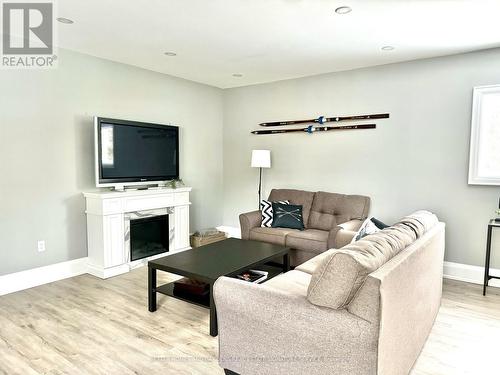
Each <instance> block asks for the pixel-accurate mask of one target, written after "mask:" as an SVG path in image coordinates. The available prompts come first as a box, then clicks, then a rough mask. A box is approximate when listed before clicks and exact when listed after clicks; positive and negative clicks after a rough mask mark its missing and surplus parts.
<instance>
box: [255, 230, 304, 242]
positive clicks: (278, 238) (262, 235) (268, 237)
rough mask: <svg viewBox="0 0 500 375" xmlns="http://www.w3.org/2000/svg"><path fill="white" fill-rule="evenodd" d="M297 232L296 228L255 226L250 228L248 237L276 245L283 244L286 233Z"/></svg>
mask: <svg viewBox="0 0 500 375" xmlns="http://www.w3.org/2000/svg"><path fill="white" fill-rule="evenodd" d="M293 232H298V230H297V229H288V228H262V227H256V228H252V229H251V230H250V237H249V238H250V239H251V240H255V241H262V242H269V243H274V244H276V245H283V246H284V245H285V238H286V236H287V234H289V233H293Z"/></svg>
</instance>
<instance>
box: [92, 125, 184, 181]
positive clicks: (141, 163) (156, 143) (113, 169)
mask: <svg viewBox="0 0 500 375" xmlns="http://www.w3.org/2000/svg"><path fill="white" fill-rule="evenodd" d="M94 126H95V160H96V186H97V187H103V186H124V185H145V184H155V183H162V182H163V181H166V180H172V179H176V178H179V128H178V127H176V126H171V125H160V124H152V123H145V122H137V121H126V120H117V119H110V118H104V117H95V118H94Z"/></svg>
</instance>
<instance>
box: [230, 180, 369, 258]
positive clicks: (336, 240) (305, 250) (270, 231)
mask: <svg viewBox="0 0 500 375" xmlns="http://www.w3.org/2000/svg"><path fill="white" fill-rule="evenodd" d="M269 200H270V201H281V200H289V201H290V203H291V204H297V205H302V216H303V219H304V226H305V230H302V231H300V230H297V229H288V228H264V227H261V221H262V216H261V212H260V211H252V212H248V213H244V214H241V215H240V226H241V238H242V239H250V240H256V241H263V242H269V243H274V244H278V245H285V246H288V247H290V248H291V249H292V251H291V252H290V263H291V265H292V266H297V265H299V264H301V263H304V262H305V261H307V260H309V259H311V258H313V257H314V256H316V255H318V254H320V253H322V252H324V251H326V250H328V249H331V248H336V249H338V248H341V247H342V246H344V245H346V244H348V243H349V242H351V240H352V238H353V237H354V235H355V233H356V231H357V230H358V229H359V227H360V226H361V224H362V223H363V220H365V219H366V217H367V215H368V211H369V209H370V198H369V197H365V196H362V195H344V194H336V193H326V192H323V191H318V192H310V191H304V190H292V189H273V190H272V191H271V194H269Z"/></svg>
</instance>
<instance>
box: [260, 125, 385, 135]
mask: <svg viewBox="0 0 500 375" xmlns="http://www.w3.org/2000/svg"><path fill="white" fill-rule="evenodd" d="M376 127H377V125H375V124H360V125H345V126H318V125H309V126H308V127H305V128H296V129H265V130H254V131H252V134H257V135H264V134H281V133H298V132H302V133H309V134H312V133H315V132H325V131H331V130H356V129H375V128H376Z"/></svg>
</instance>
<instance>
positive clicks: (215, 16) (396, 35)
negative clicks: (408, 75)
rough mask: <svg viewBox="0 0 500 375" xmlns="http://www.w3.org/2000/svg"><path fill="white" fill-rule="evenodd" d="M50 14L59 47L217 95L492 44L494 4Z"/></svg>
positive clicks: (198, 3)
mask: <svg viewBox="0 0 500 375" xmlns="http://www.w3.org/2000/svg"><path fill="white" fill-rule="evenodd" d="M342 5H348V6H350V7H352V12H351V13H349V14H345V15H339V14H336V13H335V12H334V10H335V9H336V8H337V7H339V6H342ZM57 13H58V16H60V17H66V18H70V19H72V20H74V22H75V23H74V24H72V25H65V24H59V23H58V24H57V25H58V39H59V46H61V47H64V48H68V49H71V50H75V51H79V52H83V53H86V54H90V55H94V56H98V57H102V58H106V59H110V60H114V61H119V62H123V63H126V64H131V65H136V66H140V67H143V68H146V69H150V70H154V71H157V72H162V73H167V74H171V75H174V76H178V77H182V78H186V79H190V80H193V81H197V82H202V83H206V84H209V85H213V86H217V87H221V88H228V87H235V86H243V85H249V84H255V83H262V82H270V81H276V80H282V79H287V78H296V77H302V76H308V75H314V74H319V73H326V72H335V71H341V70H348V69H354V68H359V67H366V66H373V65H380V64H387V63H392V62H397V61H405V60H413V59H419V58H425V57H431V56H441V55H448V54H454V53H459V52H465V51H472V50H478V49H485V48H491V47H497V46H500V22H499V21H498V17H499V14H500V1H499V0H496V1H492V0H454V1H453V0H345V1H333V0H120V1H119V0H59V1H58V5H57ZM384 45H392V46H394V47H395V50H393V51H382V50H381V49H380V48H381V47H382V46H384ZM165 51H174V52H176V53H177V56H176V57H167V56H165V55H164V54H163V53H164V52H165ZM233 73H241V74H243V77H241V78H236V77H233V76H232V74H233Z"/></svg>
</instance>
